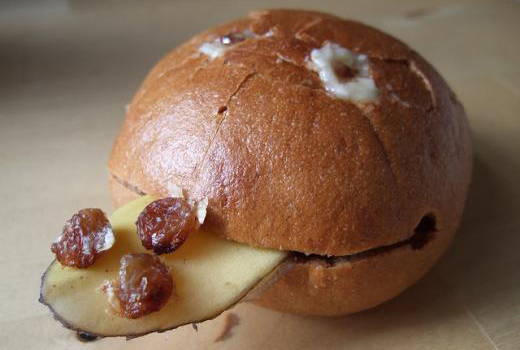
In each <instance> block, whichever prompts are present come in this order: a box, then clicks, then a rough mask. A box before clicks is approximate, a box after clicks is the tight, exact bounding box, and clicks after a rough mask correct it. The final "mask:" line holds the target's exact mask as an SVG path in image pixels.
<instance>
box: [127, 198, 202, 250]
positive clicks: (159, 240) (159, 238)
mask: <svg viewBox="0 0 520 350" xmlns="http://www.w3.org/2000/svg"><path fill="white" fill-rule="evenodd" d="M136 225H137V235H138V236H139V238H140V239H141V242H142V244H143V246H144V247H145V248H146V249H151V250H153V251H154V252H155V253H156V254H166V253H171V252H173V251H174V250H176V249H177V248H179V247H180V246H181V245H182V244H183V243H184V241H185V240H186V239H187V238H188V236H189V234H190V233H192V232H195V231H196V230H197V220H196V216H195V213H194V210H193V208H192V207H191V205H190V204H189V203H188V202H186V201H185V200H184V199H182V198H172V197H167V198H163V199H159V200H156V201H154V202H152V203H150V204H148V206H146V208H144V210H143V211H142V212H141V214H139V217H138V218H137V222H136Z"/></svg>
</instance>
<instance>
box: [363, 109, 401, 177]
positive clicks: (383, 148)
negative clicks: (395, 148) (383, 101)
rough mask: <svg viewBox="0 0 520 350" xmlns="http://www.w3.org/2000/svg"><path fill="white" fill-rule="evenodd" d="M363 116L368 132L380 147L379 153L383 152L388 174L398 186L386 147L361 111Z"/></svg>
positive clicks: (367, 117) (368, 118) (369, 120)
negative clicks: (388, 170) (368, 128)
mask: <svg viewBox="0 0 520 350" xmlns="http://www.w3.org/2000/svg"><path fill="white" fill-rule="evenodd" d="M363 116H364V117H365V119H366V120H367V122H368V125H369V127H370V131H371V132H372V133H373V134H374V136H375V138H376V140H377V143H378V144H379V146H380V147H381V151H382V152H383V157H384V159H385V163H386V164H387V166H388V168H389V169H390V173H391V174H392V178H393V179H394V181H395V183H396V184H398V183H399V182H398V181H397V173H396V171H395V169H394V167H393V163H392V161H391V160H390V156H389V155H388V151H387V150H386V147H385V144H384V142H383V140H381V137H380V136H379V133H378V132H377V131H376V128H375V126H374V124H373V123H372V120H371V119H370V117H369V116H368V115H367V114H366V113H365V112H364V111H363Z"/></svg>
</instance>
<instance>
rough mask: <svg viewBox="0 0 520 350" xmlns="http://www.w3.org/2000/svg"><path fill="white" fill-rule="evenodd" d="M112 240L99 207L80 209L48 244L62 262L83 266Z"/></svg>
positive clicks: (98, 254) (93, 258) (92, 259)
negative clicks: (52, 241)
mask: <svg viewBox="0 0 520 350" xmlns="http://www.w3.org/2000/svg"><path fill="white" fill-rule="evenodd" d="M113 243H114V234H113V232H112V226H111V225H110V221H109V220H108V218H107V216H106V215H105V213H104V212H103V211H102V210H101V209H94V208H87V209H82V210H80V211H79V212H77V213H76V214H74V215H73V216H72V218H71V219H70V220H69V221H67V222H66V223H65V226H64V227H63V233H62V234H61V236H60V237H58V239H57V240H56V242H54V243H53V244H52V246H51V251H52V252H53V253H54V254H56V259H57V260H58V261H59V262H60V263H61V264H62V265H65V266H74V267H78V268H85V267H88V266H90V265H92V264H93V263H94V262H95V261H96V259H97V258H98V257H99V256H100V255H101V254H102V252H104V251H106V250H108V249H110V248H111V247H112V245H113Z"/></svg>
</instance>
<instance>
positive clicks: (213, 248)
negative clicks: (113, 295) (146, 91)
mask: <svg viewBox="0 0 520 350" xmlns="http://www.w3.org/2000/svg"><path fill="white" fill-rule="evenodd" d="M153 199H154V198H153V197H151V196H145V197H141V198H139V199H137V200H135V201H133V202H131V203H129V204H127V205H126V206H124V207H121V208H119V209H118V210H116V211H115V212H114V214H113V215H112V217H111V222H112V226H113V230H114V234H115V237H116V242H115V244H114V246H113V247H112V249H111V250H110V251H108V252H107V253H106V255H104V256H102V257H101V258H100V259H99V260H97V261H96V262H95V263H94V265H92V266H91V267H89V268H86V269H76V268H70V267H63V266H62V265H61V264H60V263H59V262H57V261H54V262H53V263H52V264H51V265H50V266H49V268H48V269H47V271H46V272H45V274H44V275H43V277H42V285H41V295H40V301H41V302H42V303H44V304H45V305H47V306H48V307H49V308H50V309H51V311H52V312H53V313H54V315H55V317H56V318H57V319H58V320H59V321H61V322H62V323H63V325H65V326H66V327H68V328H71V329H73V330H77V331H81V332H85V333H89V334H92V335H98V336H127V337H135V336H139V335H144V334H147V333H150V332H161V331H165V330H169V329H173V328H176V327H179V326H182V325H185V324H188V323H196V322H201V321H204V320H208V319H211V318H214V317H216V316H218V315H219V314H220V313H222V312H223V311H225V310H226V309H228V308H230V307H232V306H233V305H234V304H235V303H237V302H238V301H240V300H241V299H242V298H243V297H244V296H245V294H247V292H248V291H250V290H251V289H252V288H253V287H255V285H257V284H258V283H259V282H260V281H261V280H262V279H263V278H264V277H265V276H267V275H268V274H269V273H270V272H271V271H273V270H274V269H275V268H276V267H277V266H278V265H279V264H280V263H281V262H282V260H283V259H284V258H285V257H286V256H287V253H286V252H282V251H276V250H269V249H259V248H253V247H250V246H247V245H243V244H239V243H236V242H232V241H228V240H225V239H222V238H220V237H218V236H216V235H214V234H211V233H210V232H206V231H204V230H201V231H199V232H197V233H195V234H192V235H191V236H190V237H189V238H188V240H187V241H186V242H185V244H184V245H183V246H181V247H180V248H179V249H178V250H177V251H175V252H173V253H171V254H166V255H161V256H160V258H161V260H162V261H163V262H164V263H165V264H166V265H168V266H169V267H170V268H171V273H172V276H173V279H174V281H175V284H176V292H175V295H172V297H171V298H170V300H169V301H168V302H167V303H166V305H164V307H163V308H162V309H161V310H160V311H158V312H154V313H152V314H150V315H147V316H144V317H142V318H139V319H125V318H122V317H119V316H117V315H115V314H114V313H113V312H111V311H110V306H109V303H108V299H107V296H106V294H105V293H103V292H102V291H101V290H100V289H99V287H100V286H101V285H102V284H103V282H104V281H105V280H111V279H113V278H114V277H116V275H117V272H118V269H119V260H120V258H121V257H122V256H123V255H124V254H128V253H140V252H147V251H146V250H145V249H144V248H143V246H142V245H141V242H140V240H139V238H138V237H137V234H136V229H135V221H136V219H137V216H138V215H139V213H140V212H141V211H142V209H143V208H144V207H145V206H146V205H147V204H148V203H150V202H151V201H152V200H153Z"/></svg>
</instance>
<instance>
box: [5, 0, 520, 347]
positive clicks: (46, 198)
mask: <svg viewBox="0 0 520 350" xmlns="http://www.w3.org/2000/svg"><path fill="white" fill-rule="evenodd" d="M281 3H283V5H284V6H286V7H305V8H313V9H321V10H323V11H328V12H332V13H336V14H338V15H341V16H344V17H351V18H357V19H360V20H362V21H364V22H366V23H369V24H372V25H375V26H377V27H379V28H381V29H383V30H386V31H388V32H390V33H392V34H394V35H396V36H397V37H399V38H401V39H402V40H404V41H405V42H407V43H409V44H410V45H412V46H413V47H415V48H416V49H417V50H418V51H419V52H420V53H422V54H423V55H424V56H425V57H426V58H427V59H428V60H430V61H431V62H432V63H433V64H434V65H435V66H436V67H437V68H438V69H439V70H440V72H441V73H442V74H443V75H444V76H445V77H446V79H447V80H448V82H449V83H450V84H451V85H452V87H453V88H454V90H455V91H456V92H457V94H458V95H459V97H460V99H461V100H462V102H463V103H464V105H465V106H466V109H467V113H468V115H469V118H470V122H471V125H472V128H473V134H474V149H475V173H474V181H473V186H472V188H471V193H470V196H469V200H468V205H467V210H466V214H465V217H464V221H463V224H462V227H461V230H460V233H459V235H458V236H457V238H456V240H455V242H454V244H453V246H452V248H451V250H450V251H449V252H448V254H447V255H446V256H445V257H444V258H443V259H442V260H441V262H440V263H439V264H438V265H437V266H436V267H435V268H434V270H433V271H432V272H431V273H430V274H428V275H427V277H425V278H424V279H423V280H422V281H421V282H420V283H419V284H417V285H416V286H414V287H413V288H411V289H410V290H408V291H407V292H405V293H404V294H403V295H401V296H400V297H398V298H397V299H395V300H393V301H391V302H389V303H387V304H385V305H383V306H381V307H378V308H376V309H374V310H371V311H368V312H364V313H361V314H357V315H353V316H348V317H339V318H313V317H297V316H291V315H284V314H279V313H276V312H272V311H269V310H265V309H261V308H258V307H254V306H252V305H240V306H238V307H236V308H235V309H233V310H232V312H233V313H234V314H236V315H237V316H238V318H239V324H238V325H237V326H236V327H234V328H233V330H232V336H231V337H229V338H228V339H227V340H225V341H222V342H216V343H215V342H214V339H215V338H216V337H217V335H218V334H219V333H220V331H221V329H222V326H223V324H224V320H225V317H222V316H221V317H219V318H217V319H216V320H213V321H209V322H206V323H203V324H201V325H199V332H198V333H196V332H195V331H194V330H193V329H192V328H191V327H190V326H188V327H183V328H180V329H178V330H176V331H172V332H168V333H165V334H154V335H149V336H146V337H143V338H139V339H136V340H132V341H130V342H126V341H125V340H124V339H105V340H101V341H98V342H94V343H90V344H82V343H79V342H77V341H76V340H75V337H74V335H73V334H72V333H71V332H69V331H67V330H66V329H64V328H62V327H61V326H60V325H59V324H58V323H57V322H55V321H53V320H52V317H51V316H50V313H49V311H48V310H47V309H46V308H45V307H44V306H42V305H40V304H39V303H38V302H37V299H38V286H39V279H40V275H41V273H42V272H43V271H44V269H45V267H46V266H47V264H48V263H49V262H50V260H51V259H52V256H51V254H50V252H49V249H48V248H49V244H50V242H51V240H52V239H53V238H54V237H55V236H57V235H58V233H59V231H60V229H61V226H62V224H63V222H64V221H65V220H66V219H67V218H68V216H70V215H71V214H72V213H73V212H74V211H76V210H77V209H79V208H81V207H86V206H98V207H102V208H105V209H107V210H108V211H110V210H111V203H110V199H109V196H108V191H107V186H106V173H107V172H106V168H105V164H106V161H107V157H108V153H109V151H110V147H111V142H112V140H113V138H114V135H115V132H116V130H117V128H118V127H119V125H120V124H121V123H122V118H123V115H124V106H125V103H126V102H127V101H129V99H130V98H131V95H132V93H133V92H134V91H135V90H136V89H137V86H138V84H139V83H140V81H141V79H142V78H143V77H144V74H145V73H146V72H147V70H148V69H150V68H151V67H152V65H153V64H154V63H155V62H156V61H157V60H158V59H159V58H160V57H161V56H162V55H163V54H165V53H166V52H167V51H168V50H169V49H170V48H172V47H173V46H175V45H177V44H179V43H180V42H182V41H183V40H186V39H187V38H189V37H190V36H191V35H193V34H195V33H197V32H198V31H201V30H203V29H205V28H207V27H208V26H212V25H214V24H217V23H219V22H222V21H225V20H228V19H231V18H235V17H238V16H240V15H242V14H244V13H246V12H247V11H248V10H250V9H253V8H261V7H272V6H280V4H281ZM519 35H520V3H519V2H515V1H512V0H502V1H498V0H497V1H492V0H488V1H484V0H481V1H453V2H452V1H424V2H418V1H412V0H410V1H405V0H399V1H393V2H391V1H384V0H373V1H361V2H359V3H358V2H357V1H344V0H343V1H341V0H336V1H322V2H317V1H315V2H311V1H296V0H287V1H283V2H281V1H275V0H272V1H256V2H246V1H239V0H222V1H210V0H185V1H149V2H145V1H143V2H138V1H123V0H120V1H116V0H114V1H102V0H96V1H92V0H91V1H82V0H70V1H48V2H46V3H45V4H41V3H40V2H37V1H34V2H33V3H32V2H27V1H25V2H16V1H11V2H6V1H4V2H2V3H0V63H1V64H0V198H1V204H0V233H1V236H2V242H1V245H0V272H1V277H2V282H1V283H0V348H2V349H17V348H19V349H80V348H81V349H83V348H85V349H141V348H156V349H189V348H197V349H203V348H215V349H253V348H257V349H286V350H289V349H299V350H305V349H318V348H323V349H329V348H330V349H336V348H337V349H368V350H371V349H501V350H506V349H520V214H519V211H520V187H519V186H518V179H519V175H520V152H519V150H520V44H519V42H520V39H519ZM228 313H229V312H228Z"/></svg>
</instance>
